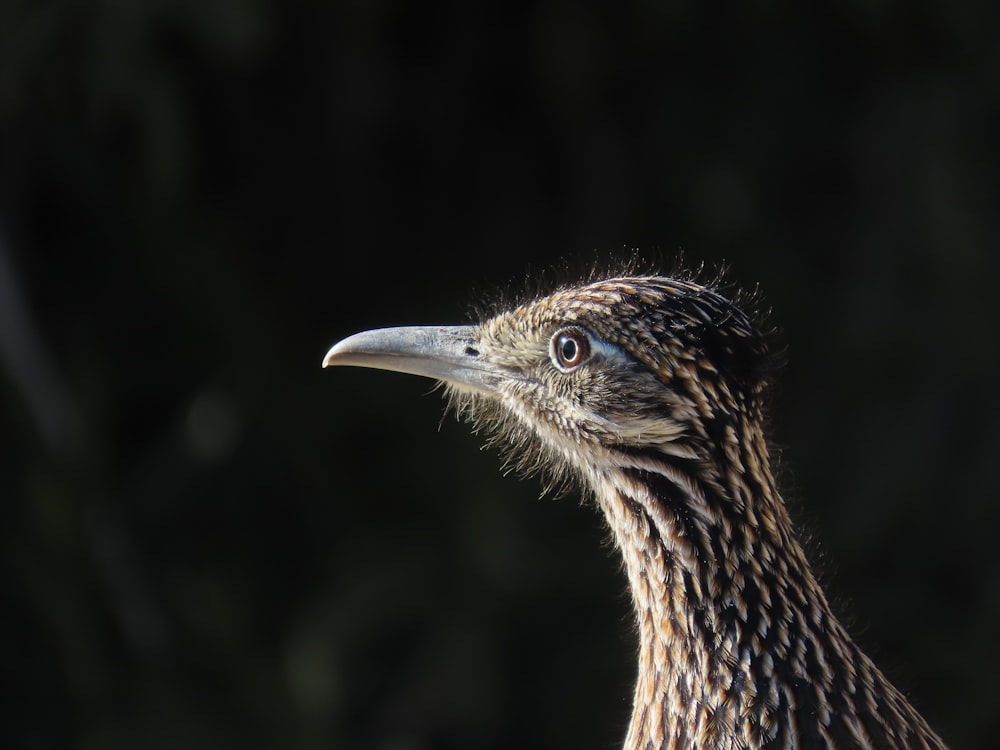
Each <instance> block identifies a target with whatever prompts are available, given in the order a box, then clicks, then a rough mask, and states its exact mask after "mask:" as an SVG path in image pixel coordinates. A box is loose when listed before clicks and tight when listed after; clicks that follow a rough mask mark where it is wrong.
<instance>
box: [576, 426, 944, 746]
mask: <svg viewBox="0 0 1000 750" xmlns="http://www.w3.org/2000/svg"><path fill="white" fill-rule="evenodd" d="M733 435H734V436H735V435H739V436H740V437H739V439H733V440H731V441H729V442H726V443H724V444H723V447H722V448H719V449H718V451H716V453H721V452H725V455H713V452H712V451H709V450H706V451H702V452H700V453H699V452H698V451H697V450H694V451H693V452H691V453H689V454H688V455H685V456H683V457H679V456H680V455H681V454H683V453H684V451H679V450H671V452H670V453H669V454H668V453H664V452H662V451H660V450H657V451H653V452H648V453H643V452H636V453H635V454H632V455H630V456H629V457H628V458H627V460H626V461H625V463H624V464H623V465H621V466H617V467H616V468H615V469H614V470H610V471H608V473H606V474H603V475H597V476H594V477H592V479H593V483H594V485H595V492H596V495H597V498H598V502H599V504H600V505H601V507H602V509H603V510H604V513H605V514H606V516H607V518H608V521H609V523H610V525H611V528H612V529H613V531H614V534H615V537H616V542H617V544H618V547H619V548H620V549H621V552H622V556H623V558H624V562H625V567H626V571H627V574H628V577H629V582H630V585H631V590H632V594H633V600H634V604H635V611H636V617H637V622H638V628H639V638H640V648H639V678H638V681H637V684H636V690H635V699H634V706H633V715H632V720H631V724H630V728H629V733H628V738H627V740H626V745H625V747H626V749H627V750H631V749H632V748H675V749H678V750H679V749H680V748H690V747H694V746H695V745H696V744H697V745H698V746H700V747H702V748H704V747H713V748H714V747H719V748H729V747H733V748H736V747H762V746H765V745H766V746H768V747H797V748H804V747H831V748H832V747H910V746H913V747H924V746H926V747H943V745H942V744H940V740H939V739H938V738H937V737H936V736H935V735H934V734H933V732H932V731H931V730H930V729H929V727H927V725H926V724H925V723H924V721H923V719H921V718H920V716H919V715H918V714H917V713H916V712H915V711H914V709H912V708H911V707H910V706H909V704H908V703H907V702H906V700H905V698H904V697H903V696H902V695H901V694H899V693H898V692H897V691H896V690H895V688H893V687H892V686H891V685H890V684H889V683H888V681H886V680H885V678H884V677H883V676H882V674H881V673H880V672H879V671H878V669H877V668H876V667H875V666H874V665H873V664H872V662H871V661H870V660H868V658H867V657H866V656H865V655H864V654H863V653H862V652H861V651H860V650H859V649H858V648H857V646H856V645H855V644H854V642H853V641H852V640H851V639H850V637H849V636H848V634H847V632H846V631H845V630H844V628H843V626H842V625H841V624H840V622H839V621H838V620H837V619H836V618H835V617H834V615H833V614H832V612H831V610H830V607H829V605H828V603H827V600H826V597H825V596H824V594H823V591H822V589H821V588H820V586H819V585H818V583H817V581H816V579H815V577H814V575H813V573H812V571H811V569H810V568H809V565H808V563H807V561H806V557H805V554H804V552H803V549H802V547H801V545H800V544H799V543H798V541H797V540H796V538H795V536H794V534H793V531H792V524H791V520H790V518H789V516H788V513H787V510H786V509H785V506H784V504H783V502H782V501H781V498H780V496H779V495H778V492H777V489H776V487H775V482H774V478H773V476H772V473H771V469H770V462H769V458H768V454H767V447H766V443H765V442H764V438H763V435H762V434H761V433H760V431H759V429H757V428H756V426H755V424H754V423H745V424H742V425H739V429H737V430H735V431H733ZM706 444H707V443H706ZM706 678H707V679H706ZM876 707H877V711H876ZM907 727H917V729H918V730H920V731H921V732H923V734H921V735H920V737H918V738H917V739H919V740H921V742H922V744H920V743H917V742H916V741H914V738H913V737H910V739H909V741H908V742H909V744H908V743H907V742H901V740H902V739H905V738H906V737H908V736H909V735H908V734H907V733H908V732H909V731H912V730H911V729H908V728H907ZM706 739H708V740H709V741H708V742H707V743H706V742H705V740H706Z"/></svg>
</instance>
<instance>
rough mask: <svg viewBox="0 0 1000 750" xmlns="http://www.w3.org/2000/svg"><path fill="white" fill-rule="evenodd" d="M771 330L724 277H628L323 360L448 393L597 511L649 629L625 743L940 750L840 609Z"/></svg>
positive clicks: (556, 292)
mask: <svg viewBox="0 0 1000 750" xmlns="http://www.w3.org/2000/svg"><path fill="white" fill-rule="evenodd" d="M734 299H735V300H736V301H733V300H734ZM770 338H771V336H770V332H769V331H766V330H762V327H761V326H760V325H759V324H756V323H755V322H754V320H753V319H752V318H751V317H750V316H749V315H748V314H747V313H745V312H744V311H743V309H742V307H741V305H740V303H739V299H738V298H737V297H735V296H733V295H728V293H725V292H724V290H723V288H722V287H721V286H720V284H718V283H717V282H715V281H712V282H705V283H702V282H701V281H699V280H698V279H697V277H696V275H684V274H673V275H670V276H666V275H642V274H630V273H618V274H604V275H599V276H597V277H596V278H593V277H592V278H588V279H584V280H583V281H580V282H575V283H572V284H563V285H561V286H557V287H556V288H555V289H553V290H552V291H550V292H548V293H546V294H542V295H536V296H533V297H530V298H527V299H524V300H523V301H521V302H520V303H518V304H514V305H509V306H507V307H505V308H503V309H501V310H499V311H497V312H495V313H493V314H491V315H489V316H484V317H483V319H482V320H481V321H480V322H478V323H476V324H473V325H461V326H408V327H397V328H382V329H375V330H369V331H364V332H361V333H357V334H355V335H353V336H349V337H347V338H345V339H344V340H342V341H340V342H339V343H337V344H335V345H334V346H333V347H332V348H331V349H330V350H329V352H328V353H327V354H326V357H325V359H324V362H323V365H324V367H326V366H339V365H350V366H360V367H368V368H376V369H384V370H392V371H397V372H402V373H409V374H414V375H419V376H424V377H428V378H432V379H434V380H437V381H440V382H441V383H443V384H444V385H445V389H446V395H447V398H448V400H449V404H450V406H452V407H454V408H455V409H456V410H457V412H458V413H459V414H460V415H461V416H463V417H465V418H468V419H469V420H471V421H472V422H473V423H474V424H475V426H476V427H482V428H485V429H487V430H488V431H489V432H490V434H492V435H493V438H492V442H494V443H496V444H497V445H499V446H501V449H502V450H503V451H504V453H505V454H506V458H507V460H508V461H509V462H510V463H511V464H512V465H513V466H514V467H516V468H519V469H521V470H523V471H525V472H529V473H530V472H540V473H542V474H543V475H545V476H546V477H547V479H548V481H549V482H550V483H553V484H561V483H564V482H569V483H570V484H571V485H573V486H576V487H578V488H579V489H580V490H581V491H582V492H583V493H584V494H585V495H586V496H588V497H590V498H592V500H593V501H594V502H595V503H596V505H597V506H598V508H599V509H600V511H601V512H603V515H604V517H605V519H606V521H607V525H608V526H609V527H610V531H611V535H612V536H613V539H614V541H615V544H616V546H617V548H618V550H619V551H620V553H621V558H622V561H623V567H624V569H625V573H626V575H627V579H628V585H629V590H630V593H631V599H632V603H633V606H634V614H635V622H636V626H637V631H638V641H639V644H638V652H639V653H638V665H637V671H638V674H637V677H636V682H635V689H634V694H633V698H632V714H631V719H630V721H629V724H628V729H627V733H626V736H625V740H624V748H625V750H654V749H656V750H659V749H664V750H666V749H668V748H669V749H670V750H682V749H688V748H702V749H705V748H718V749H725V750H735V749H737V748H784V749H787V750H791V749H792V748H795V749H796V750H803V749H807V748H808V749H811V748H825V749H833V748H837V749H838V750H844V749H845V748H914V749H915V748H920V749H928V750H930V749H935V750H942V749H943V748H945V747H946V746H945V743H944V741H943V740H942V739H941V738H940V736H939V735H937V734H936V733H935V732H934V730H933V729H932V728H931V727H930V726H929V724H928V723H927V721H926V720H925V719H924V718H923V717H922V716H921V714H920V713H918V711H917V710H916V709H915V708H914V706H913V705H912V704H911V703H910V701H909V700H908V699H907V698H906V697H905V696H904V694H903V693H902V692H901V691H900V690H899V689H897V688H896V687H895V686H894V685H893V684H892V683H891V682H890V681H889V680H888V679H887V678H886V676H885V675H884V674H883V673H882V672H881V671H880V670H879V668H878V667H877V666H876V665H875V664H874V663H873V661H872V660H871V659H870V658H869V657H868V656H867V655H866V654H865V653H864V652H863V651H862V650H861V649H860V648H859V646H858V645H857V644H856V643H855V641H854V640H853V639H852V637H851V636H850V635H849V633H848V631H847V629H846V628H845V627H844V625H842V624H841V621H840V620H839V619H838V618H837V617H836V616H835V614H834V612H833V610H832V608H831V605H830V603H829V601H828V599H827V596H826V594H825V593H824V590H823V588H822V587H821V585H820V583H819V582H818V579H817V576H816V575H815V573H814V571H813V569H812V567H811V566H810V563H809V561H808V559H807V555H806V553H805V548H804V546H803V543H802V541H801V538H800V536H799V534H798V532H797V530H796V528H795V527H794V525H793V522H792V520H791V517H790V514H789V512H788V509H787V507H786V505H785V503H784V501H783V500H782V496H781V494H780V492H779V488H778V485H777V482H776V478H775V477H776V470H775V468H774V464H775V461H774V460H772V456H771V454H772V449H771V447H770V446H769V442H768V437H767V420H766V414H767V401H768V394H769V392H770V389H771V385H772V382H773V380H774V376H775V372H776V370H777V369H778V367H779V366H780V360H781V358H782V357H781V354H780V353H775V352H774V347H773V346H772V345H771V341H770Z"/></svg>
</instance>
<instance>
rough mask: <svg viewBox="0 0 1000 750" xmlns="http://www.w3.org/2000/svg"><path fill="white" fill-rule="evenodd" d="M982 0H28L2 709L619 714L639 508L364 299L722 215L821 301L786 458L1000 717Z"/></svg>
mask: <svg viewBox="0 0 1000 750" xmlns="http://www.w3.org/2000/svg"><path fill="white" fill-rule="evenodd" d="M998 92H1000V23H998V13H997V12H996V6H995V5H993V4H990V3H986V2H979V3H976V2H958V3H956V2H946V1H945V0H937V1H936V2H935V1H933V0H932V1H930V2H922V3H903V2H889V1H887V0H882V1H881V2H876V1H872V0H856V1H855V2H850V3H840V4H815V5H814V4H804V3H745V4H732V5H729V4H723V3H715V2H699V3H695V2H686V3H676V2H642V3H632V4H617V5H607V6H603V5H597V4H582V5H577V4H570V3H557V2H550V3H542V4H535V5H531V4H522V3H510V2H506V3H495V4H471V3H470V4H467V3H453V4H450V5H449V4H445V5H443V6H432V5H428V4H424V3H417V2H396V3H387V2H349V3H345V2H340V3H332V4H330V3H303V4H292V3H287V4H286V3H278V2H274V1H273V0H226V1H225V2H210V3H204V2H192V1H190V0H181V1H180V2H170V1H160V2H157V1H156V0H130V1H129V2H117V3H116V2H106V3H92V2H84V1H81V2H68V1H67V2H49V1H45V0H43V1H41V2H27V1H25V0H22V1H20V2H18V1H16V0H13V1H12V0H8V2H6V3H3V4H2V6H0V358H2V359H0V364H2V369H3V376H2V378H0V383H2V389H0V397H2V401H0V403H2V408H3V412H2V414H3V430H2V432H0V450H2V456H3V458H2V461H0V480H2V481H0V492H2V502H0V514H2V534H3V537H2V538H3V547H2V549H3V562H4V566H3V568H2V572H0V583H2V592H3V602H4V604H3V609H2V611H3V615H2V618H0V622H2V626H0V635H2V641H0V642H2V643H3V644H4V654H3V665H4V666H3V671H2V674H3V678H4V682H5V683H6V684H5V685H4V686H3V687H4V688H5V689H4V695H5V696H6V697H5V699H4V701H3V703H2V708H0V727H2V729H0V732H2V744H3V745H4V746H5V747H18V748H67V747H80V748H89V749H94V750H96V749H98V748H134V747H145V748H175V747H183V748H217V747H237V746H242V747H282V748H288V747H291V748H380V749H384V750H404V749H410V748H414V749H415V748H473V747H474V748H486V749H489V748H509V747H522V748H534V747H555V748H559V747H593V748H613V747H616V746H617V745H618V743H619V742H620V740H621V738H622V736H623V727H624V725H625V721H626V718H627V715H628V711H629V701H630V691H631V681H632V678H633V669H634V667H633V662H632V659H633V652H634V636H633V633H632V629H631V624H630V613H629V602H628V598H627V595H626V594H625V590H624V586H625V582H624V579H623V577H622V576H621V575H620V574H619V570H618V562H617V559H616V556H615V554H614V552H613V550H611V548H610V547H609V546H608V545H606V544H605V541H606V533H605V531H604V530H603V528H602V523H601V520H600V519H599V518H598V516H597V514H596V513H595V512H594V510H593V509H592V508H590V507H584V508H580V507H578V503H577V501H576V500H574V499H572V498H569V499H562V500H557V501H552V500H551V499H544V500H541V501H539V500H538V499H537V498H536V495H537V492H538V488H539V485H538V483H537V481H534V480H528V481H523V482H518V481H516V480H515V479H513V478H510V477H508V478H504V477H503V476H502V475H501V473H500V471H498V461H497V458H496V456H495V454H494V453H492V452H480V451H479V450H478V445H479V444H480V443H481V441H482V439H481V438H476V437H470V435H469V434H468V430H467V428H466V427H465V426H463V425H458V424H456V423H455V422H454V420H452V419H451V418H447V419H445V420H444V422H443V423H442V424H441V427H440V429H438V423H439V420H440V413H441V409H442V406H441V403H440V399H439V398H437V396H436V395H431V396H429V397H428V396H427V393H428V391H429V387H430V386H429V384H428V383H426V382H421V381H419V380H418V379H414V378H405V377H402V376H394V375H391V374H386V373H378V372H364V371H353V370H344V371H323V370H321V369H320V367H319V363H320V360H321V358H322V356H323V354H324V352H325V350H326V348H327V346H328V345H329V344H330V343H332V342H333V341H334V340H335V339H337V338H339V337H341V336H343V335H346V334H348V333H351V332H353V331H356V330H359V329H361V328H367V327H375V326H380V325H388V324H407V323H421V322H427V323H432V322H463V321H464V320H465V319H466V317H467V314H468V313H467V311H468V310H469V309H470V306H473V305H475V304H477V303H478V302H479V301H480V300H481V299H482V296H483V295H484V294H486V293H488V292H489V291H490V290H492V289H495V288H497V287H513V288H515V289H516V288H518V287H519V286H521V285H522V284H523V283H524V279H525V276H526V274H530V273H535V272H539V271H541V270H544V269H546V268H550V267H551V266H553V265H554V264H559V263H561V262H563V261H565V262H567V263H569V264H570V265H577V264H579V265H581V266H585V265H587V264H588V263H589V262H591V261H592V260H593V258H594V257H595V252H596V254H597V255H599V256H601V257H604V258H608V257H610V258H614V257H616V256H623V255H627V254H628V253H627V249H628V248H631V247H638V248H640V249H641V251H642V253H643V254H644V255H650V256H654V257H661V258H662V259H663V262H664V263H665V264H666V265H667V266H668V267H669V266H671V265H672V264H673V262H674V259H675V258H676V256H677V255H678V253H679V252H680V251H681V250H683V251H684V254H685V257H686V259H687V262H688V263H689V264H697V263H699V262H702V261H704V262H706V263H707V265H708V267H709V268H710V269H714V268H716V267H718V265H719V264H720V263H721V262H722V261H723V260H725V261H726V262H727V263H728V264H729V266H730V271H729V278H730V279H731V280H732V281H734V282H735V283H737V284H739V285H741V286H744V287H747V288H753V287H754V286H756V285H757V284H758V283H759V285H760V287H761V288H762V290H763V292H764V294H765V297H766V299H767V304H768V306H769V307H770V308H772V314H771V318H772V319H773V320H774V321H775V322H776V323H778V324H779V325H780V326H781V328H782V329H783V334H782V341H783V343H784V345H786V346H787V350H788V365H787V366H786V367H785V369H784V371H783V373H782V374H781V377H780V381H779V385H778V386H777V388H776V389H775V392H774V409H773V421H774V433H775V437H776V439H777V441H778V444H779V445H781V446H784V448H783V451H782V467H783V474H784V476H785V486H786V487H787V489H788V495H789V496H790V498H791V499H792V500H793V501H794V505H795V508H796V514H797V516H798V517H799V518H800V519H801V522H802V524H803V528H804V529H806V530H808V531H809V532H810V534H811V536H812V537H813V539H814V541H815V543H814V545H813V546H814V556H815V557H816V558H817V560H819V561H820V565H821V566H822V567H823V569H824V571H825V576H826V578H827V580H828V582H829V588H830V591H831V593H832V595H833V596H834V598H835V599H836V600H837V601H838V602H840V603H841V605H840V606H841V609H842V610H843V611H844V612H849V613H851V615H850V618H849V619H851V620H852V622H853V630H854V632H856V633H857V634H858V635H859V637H860V639H861V641H862V642H863V643H864V644H865V645H866V647H867V648H868V649H869V650H870V651H872V652H873V653H874V655H875V656H876V657H877V660H878V661H879V662H880V664H882V665H883V666H884V668H885V669H886V671H887V672H888V673H889V674H890V675H892V676H893V677H894V678H895V679H896V681H897V682H898V683H899V684H901V685H902V686H903V687H904V688H905V689H906V690H907V692H909V693H910V694H911V695H912V697H913V699H914V701H915V702H916V703H917V704H918V705H919V706H921V707H922V708H923V710H924V711H925V713H926V715H927V716H928V717H929V719H930V720H931V721H932V723H933V724H934V725H935V726H936V727H938V728H939V729H940V731H942V732H943V733H944V734H945V736H946V737H947V738H948V739H949V740H950V741H951V742H952V743H953V744H954V746H955V747H969V748H973V747H987V746H990V745H992V744H993V743H994V742H995V738H996V736H997V734H998V732H1000V719H998V716H1000V714H998V713H997V711H996V702H997V698H998V691H997V688H996V681H995V675H996V674H997V673H998V672H1000V654H998V651H997V649H996V648H995V641H996V637H997V634H998V633H1000V551H998V544H997V542H996V538H997V533H998V531H1000V474H998V472H997V465H998V464H997V456H998V455H1000V427H998V425H1000V396H998V380H997V372H998V368H1000V335H998V333H997V329H998V323H1000V314H998V312H997V304H998V299H1000V288H998V287H1000V285H998V281H997V279H998V276H1000V275H998V272H1000V261H998V256H997V251H998V250H1000V247H998V239H1000V231H998V222H1000V219H998V216H1000V212H998V210H997V208H998V206H1000V137H998V134H1000V96H998Z"/></svg>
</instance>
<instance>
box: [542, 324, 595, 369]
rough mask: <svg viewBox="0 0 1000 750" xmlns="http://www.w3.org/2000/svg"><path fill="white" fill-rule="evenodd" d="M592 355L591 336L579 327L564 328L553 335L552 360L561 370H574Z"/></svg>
mask: <svg viewBox="0 0 1000 750" xmlns="http://www.w3.org/2000/svg"><path fill="white" fill-rule="evenodd" d="M589 356H590V337H589V336H587V334H586V333H584V332H583V331H581V330H580V329H579V328H563V329H562V330H560V331H557V332H556V334H555V335H554V336H553V337H552V349H551V357H552V361H553V362H554V363H555V364H556V366H557V367H559V369H561V370H572V369H573V368H574V367H577V366H578V365H580V364H582V363H583V362H584V361H586V360H587V358H588V357H589Z"/></svg>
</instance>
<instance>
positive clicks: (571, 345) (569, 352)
mask: <svg viewBox="0 0 1000 750" xmlns="http://www.w3.org/2000/svg"><path fill="white" fill-rule="evenodd" d="M559 347H560V353H561V354H562V358H563V360H564V361H565V362H567V363H569V364H572V363H573V361H574V360H576V357H577V355H578V354H579V353H580V348H579V346H577V343H576V341H574V340H573V339H571V338H570V337H569V336H563V337H562V341H560V342H559Z"/></svg>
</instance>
